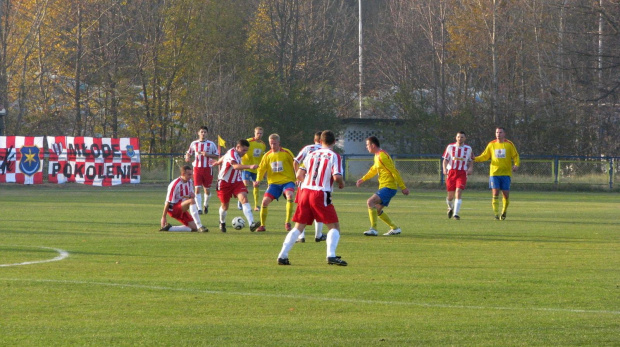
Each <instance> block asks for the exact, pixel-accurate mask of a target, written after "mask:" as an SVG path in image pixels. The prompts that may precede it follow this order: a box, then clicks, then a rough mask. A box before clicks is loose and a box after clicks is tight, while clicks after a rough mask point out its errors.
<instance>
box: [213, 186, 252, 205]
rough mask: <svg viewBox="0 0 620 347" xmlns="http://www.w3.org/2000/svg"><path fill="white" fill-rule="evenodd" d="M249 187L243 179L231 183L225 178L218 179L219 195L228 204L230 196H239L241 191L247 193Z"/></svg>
mask: <svg viewBox="0 0 620 347" xmlns="http://www.w3.org/2000/svg"><path fill="white" fill-rule="evenodd" d="M247 192H248V189H247V188H246V187H245V184H243V181H238V182H235V183H233V184H230V183H228V182H226V181H223V180H218V181H217V197H218V198H220V201H221V202H222V204H228V203H229V202H230V198H232V197H237V196H239V194H241V193H247Z"/></svg>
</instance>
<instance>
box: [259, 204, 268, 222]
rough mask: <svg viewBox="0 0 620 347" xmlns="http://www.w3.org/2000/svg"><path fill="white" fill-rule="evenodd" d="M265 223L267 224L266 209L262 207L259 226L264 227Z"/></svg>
mask: <svg viewBox="0 0 620 347" xmlns="http://www.w3.org/2000/svg"><path fill="white" fill-rule="evenodd" d="M266 222H267V207H266V206H263V207H262V208H261V209H260V225H262V226H265V223H266Z"/></svg>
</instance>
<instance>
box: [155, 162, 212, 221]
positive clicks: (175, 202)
mask: <svg viewBox="0 0 620 347" xmlns="http://www.w3.org/2000/svg"><path fill="white" fill-rule="evenodd" d="M180 169H181V175H180V176H179V177H178V178H176V179H174V180H173V181H172V182H170V184H169V185H168V193H167V194H166V202H165V203H164V212H163V214H162V216H161V229H159V231H200V232H203V233H206V232H208V231H209V229H207V228H205V227H204V226H202V223H200V216H199V215H198V207H197V206H196V201H195V200H194V192H193V189H194V182H193V181H192V167H191V166H189V165H184V166H182V167H181V168H180ZM166 216H170V217H172V218H174V219H176V220H178V221H179V222H181V223H183V226H172V225H170V223H168V221H167V219H166Z"/></svg>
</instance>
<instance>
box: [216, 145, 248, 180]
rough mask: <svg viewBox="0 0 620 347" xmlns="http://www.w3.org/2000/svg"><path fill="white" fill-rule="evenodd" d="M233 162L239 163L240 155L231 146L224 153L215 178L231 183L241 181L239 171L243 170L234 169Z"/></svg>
mask: <svg viewBox="0 0 620 347" xmlns="http://www.w3.org/2000/svg"><path fill="white" fill-rule="evenodd" d="M233 164H241V157H240V156H239V153H237V151H236V150H235V149H234V148H231V149H230V150H228V152H226V154H224V160H223V161H222V164H220V172H219V174H218V175H217V179H218V180H223V181H225V182H228V183H231V184H232V183H236V182H239V181H242V179H241V172H242V171H243V170H235V169H234V168H233Z"/></svg>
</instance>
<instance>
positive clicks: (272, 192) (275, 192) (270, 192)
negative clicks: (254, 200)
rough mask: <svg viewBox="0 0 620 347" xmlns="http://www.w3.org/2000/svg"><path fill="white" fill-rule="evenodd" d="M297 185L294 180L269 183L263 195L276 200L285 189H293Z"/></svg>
mask: <svg viewBox="0 0 620 347" xmlns="http://www.w3.org/2000/svg"><path fill="white" fill-rule="evenodd" d="M296 188H297V186H296V185H295V182H288V183H284V184H270V185H269V187H267V191H266V192H265V196H268V197H270V198H271V199H272V200H278V199H279V198H280V196H281V195H282V193H284V192H285V191H287V190H291V191H295V189H296Z"/></svg>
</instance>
